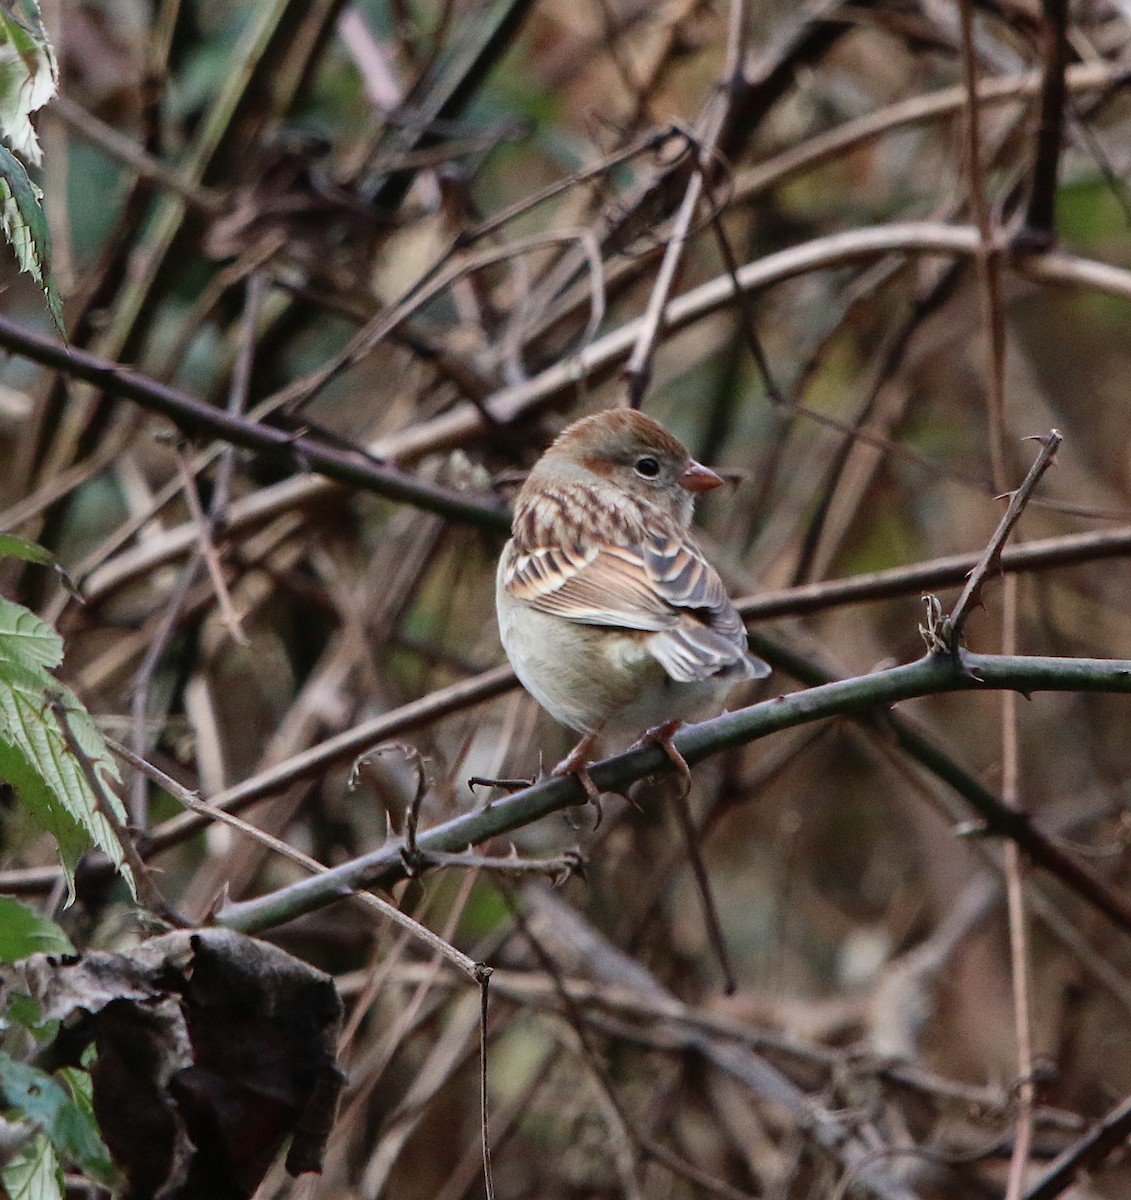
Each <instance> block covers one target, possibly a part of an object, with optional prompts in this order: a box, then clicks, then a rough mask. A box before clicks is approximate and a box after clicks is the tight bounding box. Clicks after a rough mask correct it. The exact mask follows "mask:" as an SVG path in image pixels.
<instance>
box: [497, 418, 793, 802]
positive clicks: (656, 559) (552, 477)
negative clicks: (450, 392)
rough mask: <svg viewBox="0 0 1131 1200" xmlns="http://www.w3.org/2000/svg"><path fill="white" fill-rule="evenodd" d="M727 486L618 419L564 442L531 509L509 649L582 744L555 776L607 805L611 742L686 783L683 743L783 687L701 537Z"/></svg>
mask: <svg viewBox="0 0 1131 1200" xmlns="http://www.w3.org/2000/svg"><path fill="white" fill-rule="evenodd" d="M722 482H723V481H722V479H720V478H719V476H718V475H716V474H715V472H714V471H712V470H710V468H708V467H705V466H703V465H702V464H701V463H698V462H696V461H695V460H694V459H693V458H692V457H691V455H690V454H689V453H688V451H687V450H686V448H685V447H684V446H683V445H682V444H681V443H680V442H679V441H678V440H677V439H676V438H675V437H673V436H672V435H671V434H670V433H669V432H668V431H667V430H666V429H664V427H663V426H662V425H660V424H659V423H658V422H656V421H654V420H652V419H651V418H650V417H646V416H644V415H643V414H642V413H639V412H636V411H633V410H630V409H617V410H612V411H608V412H601V413H597V414H596V415H594V416H589V417H583V418H582V419H581V420H580V421H576V422H574V423H573V424H572V425H570V426H569V427H568V428H567V429H565V430H564V431H563V432H562V433H561V434H560V435H559V436H558V438H557V440H556V441H555V442H554V443H553V444H552V445H551V446H550V447H549V449H548V450H546V451H545V453H544V454H543V455H542V457H541V458H540V459H539V460H538V462H537V463H536V464H535V466H534V468H533V469H532V470H531V472H530V474H529V475H528V476H527V478H526V482H525V483H524V484H523V486H522V489H521V491H520V492H519V493H518V496H517V498H516V501H515V506H514V517H513V521H512V524H511V538H510V540H509V541H508V542H507V544H506V546H505V547H504V548H503V552H502V555H501V556H500V558H499V568H498V572H497V575H496V586H495V605H496V612H497V616H498V623H499V635H500V638H501V640H502V643H503V648H504V650H505V651H506V654H507V658H508V659H509V660H510V663H511V666H512V667H513V668H514V672H515V674H516V675H517V676H518V678H519V681H520V682H521V683H522V685H523V687H525V688H526V690H527V691H528V692H529V693H530V694H531V695H532V696H533V697H534V699H535V700H537V701H538V703H539V704H540V705H541V706H542V707H543V708H544V709H545V710H546V711H547V712H548V713H549V714H550V715H551V716H552V717H554V719H555V720H557V721H558V722H560V723H561V724H562V725H566V726H568V727H569V728H570V729H573V730H574V731H575V732H577V733H579V734H581V735H582V736H581V740H580V741H579V742H578V743H577V745H576V746H575V747H574V749H573V750H572V751H571V753H570V754H569V755H568V756H567V757H566V758H565V759H564V760H563V761H562V762H561V763H559V764H558V765H557V767H555V768H554V772H553V773H554V774H574V775H577V776H578V778H579V779H580V781H581V782H582V784H583V785H584V786H585V789H586V792H587V794H588V795H589V798H590V799H591V800H593V801H595V802H597V801H598V797H599V792H598V789H597V788H596V786H595V785H594V784H593V782H592V780H591V779H589V775H588V770H587V767H588V759H587V756H588V755H589V753H590V751H591V750H592V747H593V744H594V742H595V741H596V739H597V737H598V736H600V735H610V736H623V735H626V734H628V735H632V734H640V733H641V731H644V736H643V737H642V738H641V739H640V741H641V742H642V743H643V742H654V743H658V744H660V745H662V746H663V747H664V749H665V751H666V752H667V753H668V755H669V757H671V758H672V761H673V762H674V763H675V764H676V766H677V767H680V768H681V773H682V774H683V775H684V778H685V779H686V778H687V771H688V768H687V764H686V763H685V762H684V761H683V759H682V756H680V755H679V752H678V751H677V750H676V749H675V747H674V746H673V745H672V744H671V742H670V738H671V735H672V734H673V733H674V732H675V730H676V729H677V728H678V727H679V725H680V724H682V722H684V721H688V720H697V719H700V718H702V717H705V716H707V715H709V714H710V713H711V712H712V711H718V710H719V709H721V707H722V705H723V702H724V701H725V699H726V697H727V694H728V693H729V692H730V690H731V689H732V688H733V687H734V685H735V684H736V683H738V682H739V681H740V680H743V679H764V678H765V677H766V676H767V675H769V674H770V667H769V664H767V663H765V662H763V661H762V660H761V659H760V658H755V657H754V656H753V655H752V654H750V653H749V652H748V650H747V648H746V646H747V643H746V629H745V627H744V625H743V623H742V618H741V617H740V616H739V615H738V612H737V610H736V609H735V607H734V605H733V604H732V603H731V600H730V598H729V596H728V595H727V593H726V588H725V587H724V586H723V582H722V580H721V579H720V578H719V576H718V574H717V573H716V572H715V570H714V568H713V567H711V565H710V564H709V563H708V562H707V560H706V559H705V558H704V557H703V553H702V551H701V550H700V549H699V547H698V546H697V545H696V544H695V542H694V540H693V539H692V537H691V534H690V526H691V518H692V513H693V510H694V506H695V498H696V496H697V495H698V494H699V493H700V492H706V491H710V490H711V489H712V488H716V487H718V486H719V485H720V484H721V483H722ZM681 764H682V766H681ZM598 811H599V809H598Z"/></svg>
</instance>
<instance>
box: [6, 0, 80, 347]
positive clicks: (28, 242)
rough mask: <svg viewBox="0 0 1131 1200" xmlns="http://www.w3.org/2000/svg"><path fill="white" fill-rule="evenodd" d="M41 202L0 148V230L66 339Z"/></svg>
mask: <svg viewBox="0 0 1131 1200" xmlns="http://www.w3.org/2000/svg"><path fill="white" fill-rule="evenodd" d="M2 3H3V0H0V4H2ZM42 199H43V193H42V192H41V191H40V190H39V188H38V187H36V185H35V184H34V183H32V181H31V180H30V179H29V178H28V173H27V171H25V170H24V166H23V163H21V162H20V160H19V159H18V158H17V157H16V156H15V155H14V154H13V153H12V152H11V150H9V149H8V147H7V146H0V227H2V228H3V230H4V236H5V237H6V238H7V239H8V244H9V245H10V246H11V247H12V249H13V251H14V252H15V255H16V261H17V262H18V263H19V264H20V270H21V271H27V272H28V274H29V275H31V277H32V278H33V279H34V280H35V281H36V283H38V284H39V286H40V287H41V288H42V289H43V296H44V299H45V300H46V301H47V308H48V311H49V312H50V313H51V320H52V321H53V322H54V323H55V328H56V329H58V331H59V333H60V334H63V335H64V336H65V333H64V330H63V308H62V305H61V304H60V303H59V293H58V292H57V291H56V290H55V284H54V282H53V280H52V279H51V238H50V236H49V234H48V232H47V218H46V217H45V216H44V215H43V208H42V206H41V204H40V201H41V200H42Z"/></svg>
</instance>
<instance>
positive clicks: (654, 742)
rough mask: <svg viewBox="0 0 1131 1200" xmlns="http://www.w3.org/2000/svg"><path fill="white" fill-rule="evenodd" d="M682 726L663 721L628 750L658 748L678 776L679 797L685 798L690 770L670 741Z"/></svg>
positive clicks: (681, 722) (685, 760)
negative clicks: (680, 786)
mask: <svg viewBox="0 0 1131 1200" xmlns="http://www.w3.org/2000/svg"><path fill="white" fill-rule="evenodd" d="M682 724H683V721H681V720H675V721H664V722H663V724H661V725H653V726H652V728H651V729H646V730H645V731H644V734H643V736H642V737H641V738H640V739H639V740H638V741H635V742H633V743H632V745H631V746H629V749H630V750H639V749H640V748H641V747H642V746H659V747H660V749H661V750H663V752H664V753H665V754H666V755H667V756H668V760H669V761H670V762H671V764H672V766H673V767H675V769H676V771H677V772H678V774H679V779H680V783H681V785H682V790H681V792H680V795H681V796H686V795H687V793H688V792H690V791H691V768H690V767H689V766H688V765H687V759H686V758H684V757H683V755H682V754H680V752H679V751H678V750H677V749H676V748H675V743H674V742H673V741H672V736H673V734H674V733H675V732H676V730H677V729H678V728H679V727H680V726H681V725H682Z"/></svg>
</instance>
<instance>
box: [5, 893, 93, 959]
mask: <svg viewBox="0 0 1131 1200" xmlns="http://www.w3.org/2000/svg"><path fill="white" fill-rule="evenodd" d="M74 952H75V948H74V946H72V945H71V942H70V939H69V938H68V937H67V935H66V934H65V933H64V932H63V931H62V930H61V929H60V928H59V926H58V925H56V924H55V922H54V921H49V920H48V919H47V918H46V917H41V916H40V915H39V913H36V912H32V910H31V909H30V908H25V907H24V905H22V904H21V903H20V902H19V901H18V900H13V899H12V897H11V896H0V962H6V963H11V962H16V961H17V960H19V959H21V958H27V957H28V955H31V954H73V953H74Z"/></svg>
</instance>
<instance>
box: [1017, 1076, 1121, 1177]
mask: <svg viewBox="0 0 1131 1200" xmlns="http://www.w3.org/2000/svg"><path fill="white" fill-rule="evenodd" d="M1128 1134H1131V1097H1127V1098H1126V1099H1124V1100H1122V1101H1120V1103H1119V1104H1117V1105H1116V1106H1115V1107H1114V1108H1113V1109H1112V1110H1111V1112H1109V1113H1108V1114H1107V1116H1105V1117H1104V1118H1103V1120H1102V1121H1099V1122H1098V1123H1097V1124H1096V1127H1095V1128H1094V1129H1092V1130H1090V1131H1089V1132H1088V1133H1087V1134H1086V1135H1085V1136H1084V1137H1082V1138H1080V1140H1079V1141H1078V1142H1076V1143H1074V1144H1073V1145H1071V1146H1069V1148H1068V1149H1067V1150H1065V1152H1064V1153H1063V1154H1062V1155H1060V1157H1059V1158H1057V1160H1056V1161H1055V1162H1054V1163H1053V1164H1052V1166H1050V1167H1049V1169H1048V1170H1047V1171H1046V1172H1045V1173H1044V1174H1043V1175H1042V1176H1041V1178H1040V1179H1038V1180H1037V1182H1036V1183H1035V1184H1033V1186H1032V1187H1031V1188H1029V1190H1028V1191H1027V1192H1025V1195H1024V1200H1054V1197H1056V1196H1060V1195H1063V1194H1064V1192H1066V1191H1067V1190H1068V1189H1069V1188H1070V1187H1071V1186H1072V1185H1073V1184H1074V1183H1075V1182H1076V1180H1077V1179H1078V1178H1079V1177H1080V1176H1081V1175H1082V1174H1084V1173H1085V1172H1087V1171H1092V1170H1095V1168H1096V1167H1098V1166H1100V1165H1101V1164H1102V1163H1103V1161H1104V1159H1106V1158H1107V1157H1108V1156H1109V1155H1111V1154H1112V1153H1113V1152H1114V1151H1115V1150H1118V1149H1119V1148H1120V1146H1122V1145H1123V1143H1124V1142H1125V1141H1126V1140H1127V1137H1128Z"/></svg>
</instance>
